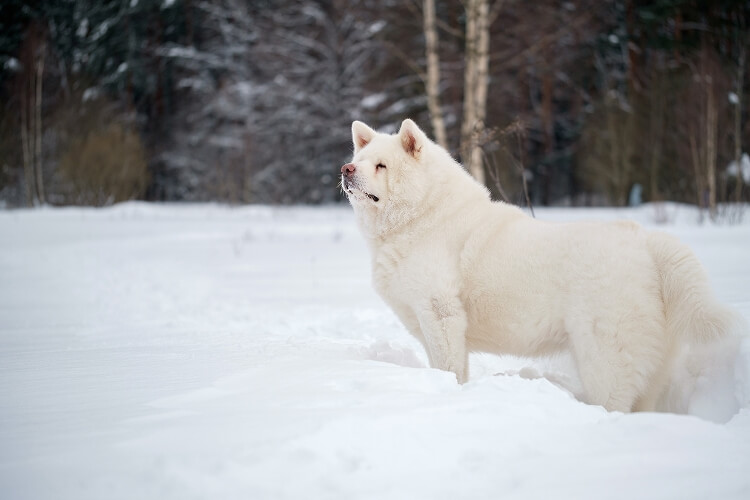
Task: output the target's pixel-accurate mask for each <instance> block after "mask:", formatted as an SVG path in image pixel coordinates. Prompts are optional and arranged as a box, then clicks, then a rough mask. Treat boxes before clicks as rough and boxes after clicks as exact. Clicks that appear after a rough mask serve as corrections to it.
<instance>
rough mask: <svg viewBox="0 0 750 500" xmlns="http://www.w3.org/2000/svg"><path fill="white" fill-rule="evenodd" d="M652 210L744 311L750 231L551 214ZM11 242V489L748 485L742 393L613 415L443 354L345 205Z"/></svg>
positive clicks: (519, 376)
mask: <svg viewBox="0 0 750 500" xmlns="http://www.w3.org/2000/svg"><path fill="white" fill-rule="evenodd" d="M657 212H659V215H658V218H659V219H663V218H665V217H663V213H664V212H666V214H667V217H666V219H668V220H670V221H671V224H670V225H668V226H660V227H659V229H663V230H666V231H669V232H671V233H674V234H676V235H677V236H679V237H680V238H682V239H683V240H684V241H686V242H687V243H689V244H690V245H691V246H692V247H693V248H694V250H695V251H696V253H697V254H698V256H699V257H700V258H701V259H702V260H703V262H704V263H705V265H706V267H707V269H708V271H709V274H710V276H711V278H712V281H713V283H714V285H715V287H716V291H717V294H718V296H719V298H720V299H721V300H722V301H724V302H725V303H727V304H729V305H731V306H733V307H734V308H736V309H737V310H738V311H739V312H740V313H741V314H742V315H743V316H744V317H745V318H750V294H748V284H747V283H748V278H749V277H750V259H748V254H747V248H748V247H749V246H750V224H745V225H736V226H700V225H698V224H697V223H696V220H697V214H696V212H694V211H692V210H691V209H689V208H688V207H683V206H677V205H667V206H666V207H665V208H663V209H660V210H658V211H657V210H656V209H655V208H654V207H653V206H648V205H647V206H643V207H639V208H636V209H628V210H580V209H579V210H576V209H555V210H550V209H537V210H536V213H537V217H540V218H544V219H548V220H572V219H580V218H586V219H595V218H599V219H602V218H604V219H614V218H632V219H634V220H637V221H639V222H642V223H645V224H647V225H649V226H653V225H654V224H653V222H652V221H653V220H654V219H655V218H656V217H657ZM0 234H2V235H3V239H2V243H0V276H1V277H2V281H1V282H0V283H2V285H1V286H0V491H3V498H8V499H13V500H22V499H44V498H56V499H101V498H107V499H119V498H122V499H125V498H127V499H132V498H145V499H172V498H174V499H186V498H222V499H234V498H237V499H247V498H274V499H284V498H341V499H352V498H358V499H359V498H410V499H420V498H425V499H427V498H429V499H455V498H507V499H537V498H538V499H548V498H556V499H565V498H570V499H574V498H575V499H579V498H614V499H619V498H623V499H624V498H659V499H670V498H671V499H680V500H683V499H704V498H722V499H746V498H749V497H750V473H749V471H750V408H748V404H747V399H744V400H743V401H744V402H743V409H741V410H740V412H739V413H738V414H737V415H735V416H734V417H733V418H732V419H731V420H730V421H729V422H728V423H726V424H716V423H712V422H710V421H707V420H703V419H700V418H697V417H695V416H689V415H673V414H649V413H644V414H630V415H624V414H620V413H608V412H606V411H605V410H604V409H602V408H600V407H594V406H588V405H585V404H583V403H580V402H578V401H576V400H575V399H574V398H573V397H572V396H571V395H570V394H569V393H568V392H566V391H565V390H563V389H560V388H558V387H557V386H556V385H554V384H553V383H551V382H550V381H548V380H546V379H544V378H539V377H538V376H537V373H539V372H541V371H544V366H543V364H541V363H536V362H534V363H532V362H530V361H523V360H510V359H501V358H495V357H492V356H486V355H476V356H473V357H472V361H471V363H472V378H471V381H470V382H469V383H467V384H465V385H464V386H459V385H457V384H456V382H455V378H454V377H453V376H452V375H450V374H448V373H446V372H441V371H438V370H432V369H429V368H427V367H426V357H425V355H424V352H423V351H422V349H421V347H420V346H419V344H418V343H417V342H416V341H415V340H414V339H412V338H411V337H410V336H409V335H408V334H407V333H406V332H405V331H404V329H403V328H402V327H401V326H400V324H399V323H398V321H397V320H396V318H395V317H394V316H393V314H392V313H391V312H390V311H389V310H388V309H387V307H386V306H385V305H383V303H382V302H381V301H380V300H379V299H378V298H377V297H376V295H375V294H374V292H373V291H372V290H371V288H370V283H369V281H370V280H369V267H368V266H369V256H368V254H367V251H366V248H365V246H364V244H363V241H362V239H361V237H360V235H359V234H358V232H357V230H356V227H355V225H354V221H353V217H352V214H351V211H350V209H349V208H348V207H323V208H268V207H241V208H228V207H222V206H215V205H157V206H154V205H147V204H142V203H126V204H122V205H118V206H115V207H111V208H106V209H88V208H66V209H51V208H42V209H38V210H20V211H5V212H1V213H0ZM742 349H743V356H744V358H746V359H750V345H748V343H747V342H745V343H744V344H743V346H742ZM498 371H502V372H503V373H504V375H502V376H493V374H495V373H497V372H498ZM749 382H750V375H748V374H747V373H746V374H745V376H744V378H743V377H739V378H738V380H737V384H738V385H737V386H736V387H732V388H731V389H732V390H736V391H737V393H738V394H740V395H743V394H744V395H747V394H748V392H747V389H748V388H747V384H748V383H749ZM743 383H744V384H746V385H745V387H743V386H742V384H743ZM743 391H744V392H743ZM742 397H744V396H742Z"/></svg>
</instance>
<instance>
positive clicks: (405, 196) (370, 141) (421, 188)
mask: <svg viewBox="0 0 750 500" xmlns="http://www.w3.org/2000/svg"><path fill="white" fill-rule="evenodd" d="M352 142H353V143H354V156H353V158H352V161H351V163H347V164H346V165H344V166H343V167H341V186H342V188H343V190H344V192H345V193H346V195H347V197H348V198H349V202H350V203H351V204H352V206H353V207H354V209H355V211H356V212H357V213H358V214H359V215H361V216H367V217H369V218H379V219H386V218H388V217H387V216H386V214H388V213H391V214H394V213H400V212H404V211H409V210H410V207H413V206H415V205H418V204H419V203H420V202H421V201H422V199H423V198H424V194H425V191H426V189H427V186H426V183H425V182H424V179H423V178H422V175H424V174H425V172H424V169H425V167H424V165H425V162H426V156H427V154H428V152H429V151H431V150H432V148H433V146H434V144H433V143H432V141H430V139H428V138H427V136H426V135H425V133H424V132H422V131H421V130H420V129H419V127H418V126H417V124H416V123H414V122H413V121H411V120H409V119H407V120H404V121H403V123H402V124H401V128H400V129H399V131H398V133H396V134H393V135H389V134H381V133H378V132H375V131H374V130H373V129H371V128H370V127H368V126H367V125H365V124H364V123H362V122H359V121H355V122H354V123H352ZM381 229H382V228H381Z"/></svg>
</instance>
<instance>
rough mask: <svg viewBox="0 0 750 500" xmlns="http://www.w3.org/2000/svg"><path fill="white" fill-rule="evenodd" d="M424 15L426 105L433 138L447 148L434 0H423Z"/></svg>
mask: <svg viewBox="0 0 750 500" xmlns="http://www.w3.org/2000/svg"><path fill="white" fill-rule="evenodd" d="M422 9H423V15H424V38H425V52H426V54H425V56H426V57H425V58H426V60H427V75H426V80H425V89H426V93H427V107H428V109H429V112H430V120H431V121H432V130H433V132H434V134H435V140H436V141H437V143H438V144H440V146H442V147H444V148H445V149H448V140H447V138H446V133H445V120H444V119H443V111H442V109H441V106H440V56H439V52H438V45H439V44H438V35H437V28H436V26H435V0H424V4H423V6H422Z"/></svg>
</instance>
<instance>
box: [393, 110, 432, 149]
mask: <svg viewBox="0 0 750 500" xmlns="http://www.w3.org/2000/svg"><path fill="white" fill-rule="evenodd" d="M398 137H399V139H400V140H401V146H403V148H404V151H406V152H407V153H409V154H410V155H411V156H413V157H414V158H417V157H418V156H419V153H420V152H421V151H422V147H423V146H424V144H425V142H427V141H428V140H429V139H427V136H426V135H424V132H422V130H420V128H419V127H418V126H417V124H416V123H414V122H413V121H412V120H410V119H408V118H407V119H406V120H404V121H403V122H402V123H401V128H400V129H399V131H398Z"/></svg>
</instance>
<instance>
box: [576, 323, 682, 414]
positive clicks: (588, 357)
mask: <svg viewBox="0 0 750 500" xmlns="http://www.w3.org/2000/svg"><path fill="white" fill-rule="evenodd" d="M651 318H653V316H652V317H650V318H649V317H644V316H641V315H638V314H636V313H631V314H628V315H625V316H623V317H620V318H599V319H597V320H594V321H593V322H591V324H590V325H588V327H587V328H582V327H581V326H582V325H578V327H579V328H578V329H576V330H575V331H571V332H570V339H571V343H572V347H573V353H574V357H575V359H576V363H577V365H578V371H579V374H580V377H581V382H582V384H583V388H584V390H585V393H586V402H587V403H590V404H595V405H601V406H604V407H605V408H606V409H607V410H610V411H622V412H630V411H633V409H634V408H633V407H634V405H635V404H636V402H637V401H638V400H639V399H640V398H641V396H643V395H644V394H645V393H646V392H647V390H648V388H649V387H650V384H651V383H652V381H653V377H654V376H655V375H656V374H657V373H658V372H659V368H660V366H661V365H662V364H663V363H664V356H665V350H666V347H667V346H666V345H665V342H666V339H665V338H664V333H663V332H664V327H663V324H660V323H659V321H658V320H654V319H651Z"/></svg>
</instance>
